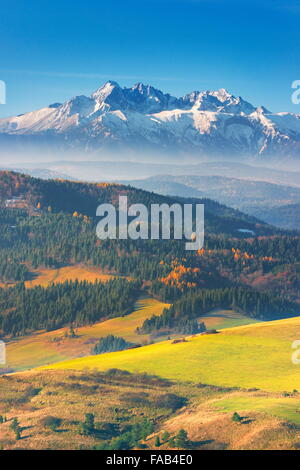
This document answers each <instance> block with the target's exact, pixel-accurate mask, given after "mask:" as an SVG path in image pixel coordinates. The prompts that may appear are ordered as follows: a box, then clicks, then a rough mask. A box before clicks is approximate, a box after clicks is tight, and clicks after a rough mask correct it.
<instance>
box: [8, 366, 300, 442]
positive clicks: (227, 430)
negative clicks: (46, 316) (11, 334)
mask: <svg viewBox="0 0 300 470" xmlns="http://www.w3.org/2000/svg"><path fill="white" fill-rule="evenodd" d="M170 394H172V395H173V396H174V395H175V396H176V397H178V398H180V399H181V400H182V399H184V402H183V403H181V404H179V406H178V407H177V409H170V408H168V407H167V406H165V405H161V404H159V401H158V400H159V399H161V397H165V396H166V395H170ZM299 404H300V395H299V394H293V396H291V397H285V396H284V394H279V393H278V392H277V393H270V392H261V391H249V390H248V391H247V390H240V389H228V388H224V387H214V386H205V385H202V384H194V385H193V384H190V383H184V382H183V383H174V382H173V383H172V382H169V381H165V380H161V379H159V378H156V377H151V376H149V375H148V376H147V375H138V374H129V375H128V374H124V372H122V371H116V370H113V371H107V372H105V373H103V372H98V371H65V370H55V371H54V370H53V371H49V370H47V371H29V372H23V373H18V374H14V375H8V376H2V377H0V415H1V416H5V418H6V421H5V422H4V423H0V446H1V449H4V450H7V449H57V450H59V449H77V450H78V449H92V448H93V447H94V446H98V445H100V446H101V447H102V448H103V447H104V448H107V447H108V446H110V445H111V442H112V441H111V440H112V439H113V438H115V437H117V436H121V435H122V434H123V433H124V432H128V430H130V429H131V426H132V425H134V424H136V423H138V422H141V421H142V420H144V419H146V420H148V421H150V422H151V423H152V425H153V434H150V435H149V436H148V437H147V438H146V439H145V440H144V441H143V442H142V444H143V445H144V448H148V449H156V450H157V447H156V444H155V441H156V436H157V435H158V436H159V437H160V441H161V443H162V445H161V447H160V449H170V448H173V446H172V445H171V443H170V442H169V441H168V440H166V439H165V440H164V438H163V436H164V434H165V431H167V432H168V433H169V436H170V437H173V436H175V435H176V434H177V433H178V431H179V430H180V429H185V430H186V431H187V433H188V437H189V439H190V441H191V445H192V446H193V448H195V449H199V450H200V449H203V450H204V449H295V448H298V446H299V444H300V442H299V441H300V439H299V427H297V426H295V425H299V421H298V417H297V410H298V409H299ZM278 410H279V411H278ZM234 411H239V413H240V415H241V416H242V421H241V422H240V423H236V422H234V421H233V420H232V414H233V412H234ZM87 413H92V414H93V415H94V417H95V423H96V431H95V432H94V433H92V434H90V435H82V433H81V432H80V424H81V423H83V421H84V420H85V415H86V414H87ZM278 413H280V415H279V414H278ZM49 416H51V417H54V418H56V419H59V421H60V424H59V425H58V427H57V429H51V428H49V427H47V426H46V425H45V417H49ZM13 418H17V419H18V422H19V426H20V430H21V438H20V439H19V440H16V436H15V433H14V432H13V430H12V429H11V424H12V421H13ZM101 430H102V431H101ZM103 430H105V432H104V433H103Z"/></svg>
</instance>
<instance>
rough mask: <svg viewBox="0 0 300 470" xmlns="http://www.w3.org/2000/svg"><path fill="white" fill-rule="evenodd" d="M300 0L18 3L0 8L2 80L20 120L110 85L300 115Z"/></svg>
mask: <svg viewBox="0 0 300 470" xmlns="http://www.w3.org/2000/svg"><path fill="white" fill-rule="evenodd" d="M299 27H300V2H299V0H286V1H284V0H261V1H257V0H252V1H248V0H243V1H242V0H240V1H236V0H227V1H225V0H141V1H136V0H123V1H120V0H114V1H106V2H101V1H99V0H98V1H93V0H89V1H78V0H63V1H62V0H61V1H60V2H59V1H57V0H51V2H49V0H47V1H45V0H39V1H36V0H29V1H23V0H15V1H14V2H11V3H10V4H9V3H8V2H6V4H3V3H2V5H1V17H0V40H1V56H0V57H1V62H0V80H4V81H5V82H6V85H7V104H6V105H0V116H1V117H3V116H8V115H11V114H19V113H23V112H26V111H30V110H33V109H37V108H40V107H43V106H46V105H48V104H50V103H53V102H57V101H59V102H62V101H65V100H66V99H68V98H70V97H72V96H74V95H80V94H87V95H89V94H90V93H91V92H92V91H94V90H95V89H96V88H98V87H99V86H100V85H101V84H102V83H103V82H105V81H106V80H108V79H113V80H115V81H118V82H119V83H120V85H123V86H125V85H126V86H128V85H132V84H134V83H136V82H138V81H142V82H144V83H150V84H152V85H154V86H156V87H158V88H160V89H162V90H163V91H168V92H170V93H171V94H174V95H175V96H179V95H182V94H185V93H187V92H189V91H192V90H207V89H218V88H221V87H222V88H227V89H229V91H231V92H233V93H234V94H236V95H241V96H243V98H245V99H247V100H249V101H250V102H252V103H253V104H255V105H260V104H263V105H265V106H266V107H267V108H269V109H271V110H274V111H294V112H299V113H300V105H298V106H297V105H293V104H292V102H291V91H292V90H291V83H292V81H294V80H297V79H300V70H299V69H300V65H299V64H300V61H299V51H300V47H299V46H300V44H299V43H300V35H299Z"/></svg>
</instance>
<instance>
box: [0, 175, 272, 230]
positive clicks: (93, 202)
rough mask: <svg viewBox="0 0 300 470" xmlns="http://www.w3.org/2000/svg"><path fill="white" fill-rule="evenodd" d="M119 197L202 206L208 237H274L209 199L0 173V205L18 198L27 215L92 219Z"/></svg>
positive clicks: (263, 227) (253, 221) (251, 219)
mask: <svg viewBox="0 0 300 470" xmlns="http://www.w3.org/2000/svg"><path fill="white" fill-rule="evenodd" d="M119 195H126V196H127V197H128V203H129V204H133V203H141V204H145V205H146V206H149V205H150V204H153V203H156V204H162V203H167V204H173V203H175V202H179V203H181V204H183V203H192V204H196V203H204V204H205V229H206V231H207V232H210V233H217V234H220V233H225V234H230V235H235V236H239V237H243V236H245V234H246V235H247V232H244V235H243V232H240V231H239V230H251V231H253V232H254V233H255V234H256V235H270V234H272V233H275V229H273V228H271V227H270V226H268V225H267V224H265V223H263V222H261V221H259V220H258V219H256V218H254V217H251V216H248V215H245V214H243V213H241V212H239V211H237V210H235V209H231V208H229V207H226V206H224V205H222V204H219V203H217V202H215V201H213V200H210V199H195V198H185V199H183V198H179V197H167V196H161V195H158V194H155V193H152V192H148V191H144V190H141V189H137V188H134V187H131V186H125V185H120V184H116V183H84V182H72V181H66V180H42V179H38V178H33V177H30V176H28V175H24V174H20V173H15V172H10V171H1V172H0V204H1V205H2V206H5V204H7V201H8V200H11V199H13V200H14V199H16V198H19V199H20V200H19V201H16V202H15V206H18V207H19V208H23V209H26V210H28V211H31V212H32V211H34V212H37V211H40V212H41V213H43V212H48V211H51V212H53V213H58V212H65V213H70V214H74V213H77V214H80V215H83V216H88V217H95V214H96V208H97V206H98V205H99V204H101V203H112V204H114V205H116V204H117V203H118V196H119ZM13 204H14V202H13ZM277 232H278V231H277ZM248 236H249V232H248Z"/></svg>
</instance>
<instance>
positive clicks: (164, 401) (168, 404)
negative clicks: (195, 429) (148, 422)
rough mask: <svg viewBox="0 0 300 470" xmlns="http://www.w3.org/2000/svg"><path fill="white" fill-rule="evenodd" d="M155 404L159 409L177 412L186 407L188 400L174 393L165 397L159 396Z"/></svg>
mask: <svg viewBox="0 0 300 470" xmlns="http://www.w3.org/2000/svg"><path fill="white" fill-rule="evenodd" d="M154 403H155V406H157V407H158V408H169V409H171V410H172V411H176V410H178V409H179V408H182V407H183V406H185V405H186V403H187V399H186V398H184V397H181V396H179V395H175V394H174V393H165V394H163V395H159V396H158V397H157V398H156V399H155V400H154Z"/></svg>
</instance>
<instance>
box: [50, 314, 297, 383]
mask: <svg viewBox="0 0 300 470" xmlns="http://www.w3.org/2000/svg"><path fill="white" fill-rule="evenodd" d="M295 339H300V317H296V318H290V319H284V320H278V321H273V322H268V323H257V324H253V325H247V326H239V327H235V328H228V329H225V330H222V331H221V332H220V333H219V334H216V335H206V336H201V335H198V336H195V337H190V338H188V341H187V342H184V343H179V344H172V342H171V341H164V342H162V343H157V344H152V345H149V346H145V347H142V348H139V349H134V350H127V351H120V352H115V353H108V354H103V355H99V356H90V357H85V358H80V359H77V360H70V361H65V362H60V363H57V364H55V365H52V366H49V368H52V369H77V370H81V369H85V368H91V369H94V368H95V369H99V370H106V369H109V368H119V369H126V370H129V371H132V372H134V371H141V372H142V371H145V372H148V373H153V374H157V375H159V376H161V377H165V378H169V379H173V380H177V381H190V382H193V383H198V382H201V383H207V384H213V385H220V386H235V387H243V388H251V387H257V388H261V389H265V390H272V391H285V390H286V391H292V390H294V389H300V366H299V365H298V366H297V365H294V364H293V363H292V360H291V355H292V352H293V350H292V348H291V344H292V341H294V340H295Z"/></svg>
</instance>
